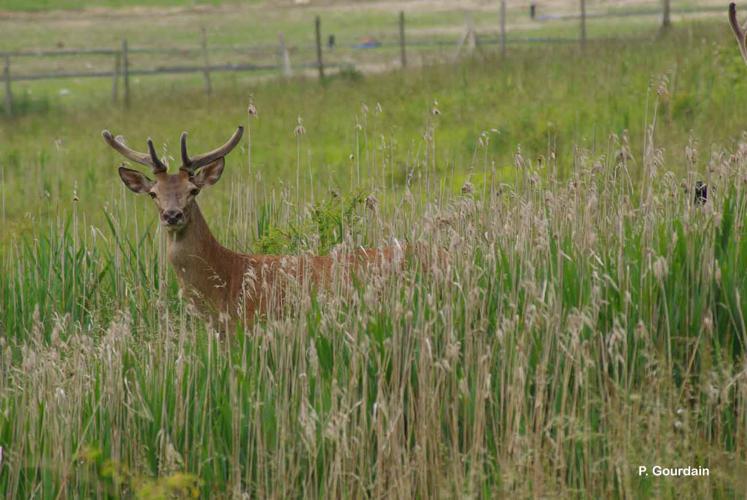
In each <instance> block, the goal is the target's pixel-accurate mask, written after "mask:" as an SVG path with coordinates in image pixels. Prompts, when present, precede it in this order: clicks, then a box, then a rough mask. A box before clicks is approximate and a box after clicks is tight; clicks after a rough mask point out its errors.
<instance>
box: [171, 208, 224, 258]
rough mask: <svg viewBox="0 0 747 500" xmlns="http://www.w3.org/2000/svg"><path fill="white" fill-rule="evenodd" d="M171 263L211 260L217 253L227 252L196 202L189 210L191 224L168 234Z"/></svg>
mask: <svg viewBox="0 0 747 500" xmlns="http://www.w3.org/2000/svg"><path fill="white" fill-rule="evenodd" d="M166 241H167V249H168V256H169V261H170V262H171V263H172V264H174V265H176V264H178V263H180V262H182V261H184V260H185V259H186V260H189V259H193V258H202V259H209V258H210V257H211V256H213V254H214V253H216V251H218V252H219V251H220V250H226V249H225V248H223V247H222V246H221V245H220V243H218V240H216V239H215V237H214V236H213V233H212V232H210V228H209V227H208V224H207V221H205V217H204V216H203V215H202V211H201V210H200V207H199V206H198V205H197V203H196V202H193V204H192V206H191V207H190V209H189V223H188V224H187V225H186V226H185V227H184V228H182V229H181V230H179V231H175V232H173V233H167V234H166Z"/></svg>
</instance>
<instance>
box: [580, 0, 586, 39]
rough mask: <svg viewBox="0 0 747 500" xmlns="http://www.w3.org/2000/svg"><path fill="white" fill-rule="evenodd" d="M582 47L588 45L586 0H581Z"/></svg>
mask: <svg viewBox="0 0 747 500" xmlns="http://www.w3.org/2000/svg"><path fill="white" fill-rule="evenodd" d="M580 40H581V47H586V0H581V36H580Z"/></svg>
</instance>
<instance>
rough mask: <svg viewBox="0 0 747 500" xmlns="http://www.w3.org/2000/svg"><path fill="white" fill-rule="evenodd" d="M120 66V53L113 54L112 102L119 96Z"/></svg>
mask: <svg viewBox="0 0 747 500" xmlns="http://www.w3.org/2000/svg"><path fill="white" fill-rule="evenodd" d="M121 66H122V53H121V52H117V53H116V54H114V76H113V77H112V102H117V99H118V98H119V69H120V67H121Z"/></svg>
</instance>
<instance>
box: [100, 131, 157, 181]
mask: <svg viewBox="0 0 747 500" xmlns="http://www.w3.org/2000/svg"><path fill="white" fill-rule="evenodd" d="M101 135H102V136H103V137H104V140H105V141H106V143H107V144H109V146H111V147H112V149H114V150H115V151H117V152H118V153H119V154H121V155H122V156H124V157H125V158H127V159H128V160H132V161H134V162H135V163H139V164H141V165H145V166H146V167H150V168H152V169H153V173H155V174H157V173H160V172H165V171H166V165H164V164H163V162H161V160H159V159H158V155H156V154H155V148H153V147H152V143H153V141H151V140H150V139H148V149H149V150H150V154H145V153H140V152H138V151H135V150H134V149H131V148H129V147H128V146H127V145H125V143H124V142H123V141H122V140H121V139H120V138H119V137H114V136H113V135H112V133H111V132H109V131H108V130H103V131H102V132H101Z"/></svg>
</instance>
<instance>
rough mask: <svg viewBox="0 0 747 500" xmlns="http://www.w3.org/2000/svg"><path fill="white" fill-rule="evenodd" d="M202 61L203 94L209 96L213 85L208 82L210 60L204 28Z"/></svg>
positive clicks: (203, 28)
mask: <svg viewBox="0 0 747 500" xmlns="http://www.w3.org/2000/svg"><path fill="white" fill-rule="evenodd" d="M202 60H203V67H204V68H205V69H204V70H203V72H202V74H203V75H204V76H205V93H206V94H207V95H210V94H212V93H213V85H212V83H211V82H210V58H209V57H208V47H207V30H206V29H205V27H204V26H203V27H202Z"/></svg>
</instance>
